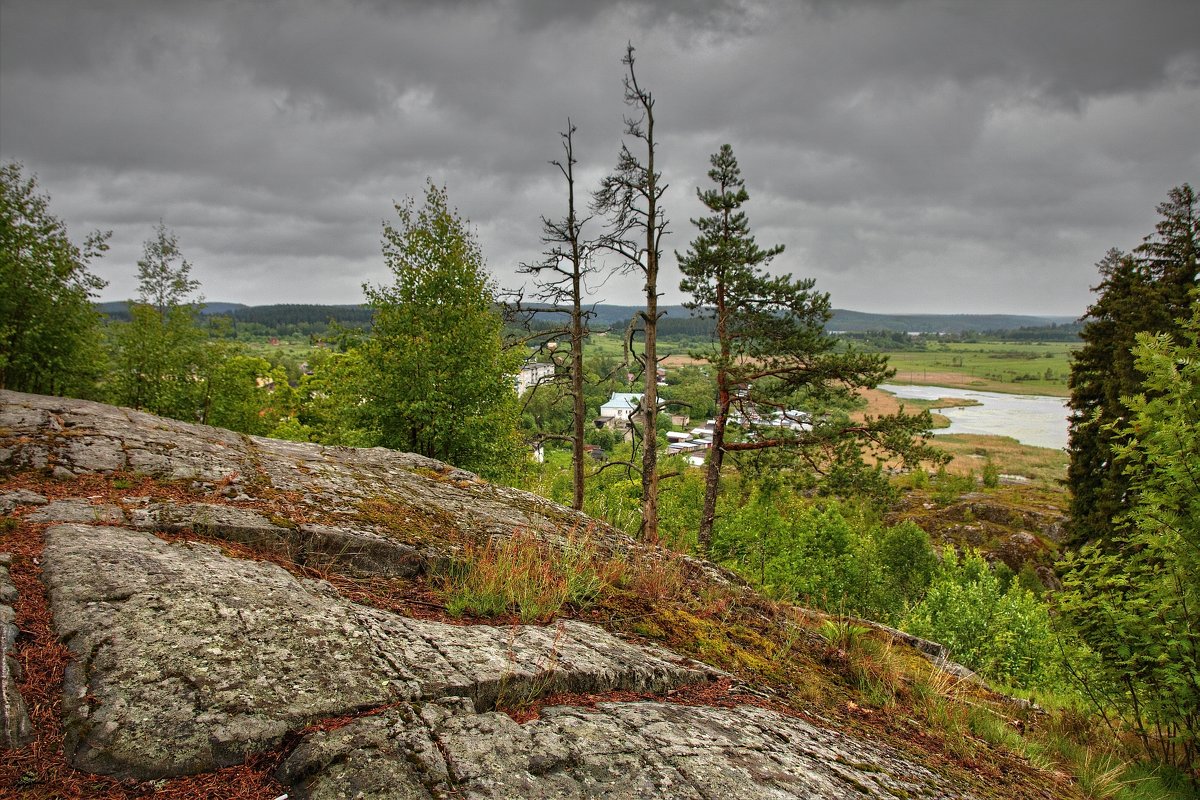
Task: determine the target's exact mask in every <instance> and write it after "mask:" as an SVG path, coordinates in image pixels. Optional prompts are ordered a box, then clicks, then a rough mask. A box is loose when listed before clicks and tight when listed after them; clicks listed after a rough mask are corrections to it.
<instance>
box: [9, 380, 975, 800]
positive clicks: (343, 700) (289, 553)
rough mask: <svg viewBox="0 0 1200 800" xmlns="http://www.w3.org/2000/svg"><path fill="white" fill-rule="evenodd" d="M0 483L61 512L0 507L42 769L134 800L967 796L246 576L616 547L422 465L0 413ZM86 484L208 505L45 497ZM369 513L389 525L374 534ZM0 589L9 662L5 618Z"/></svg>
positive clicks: (12, 689)
mask: <svg viewBox="0 0 1200 800" xmlns="http://www.w3.org/2000/svg"><path fill="white" fill-rule="evenodd" d="M0 469H2V470H4V471H5V472H7V473H9V474H11V475H28V474H30V472H31V471H34V472H37V473H39V474H52V475H54V476H56V477H57V478H58V482H57V483H56V485H57V486H59V487H67V488H68V491H66V492H65V493H64V492H61V491H60V492H59V496H57V497H54V498H53V500H52V501H51V499H50V498H47V497H43V496H40V495H38V494H37V493H36V492H30V491H27V490H19V491H18V490H16V489H15V487H10V490H9V491H4V490H3V489H0V508H2V509H3V511H4V512H5V514H6V515H12V517H13V519H16V520H18V521H19V522H20V524H21V525H27V526H37V528H36V529H37V530H38V531H39V535H40V536H41V537H42V540H43V541H44V549H43V551H42V553H41V560H40V566H41V569H42V581H43V583H44V586H45V589H46V592H47V596H48V600H49V609H50V612H51V613H52V617H53V630H54V633H55V634H56V635H57V636H58V638H59V640H60V641H61V642H63V643H65V644H66V646H67V647H68V648H69V651H70V654H71V660H70V665H69V666H68V668H67V671H66V676H65V680H64V687H63V691H64V695H63V726H64V730H65V734H66V739H65V744H64V749H65V751H66V755H67V758H68V759H69V760H70V763H71V764H72V765H73V766H75V767H76V768H78V769H81V770H85V771H88V772H92V773H99V774H104V775H111V776H116V777H119V778H122V779H132V780H134V781H147V780H152V779H161V778H166V777H170V776H177V775H185V774H194V773H200V772H207V771H211V770H214V769H218V768H221V767H223V766H226V765H234V764H239V763H242V762H243V761H245V760H246V759H248V758H251V757H253V756H254V755H255V754H257V753H262V752H264V751H267V750H275V751H278V752H280V753H281V754H282V755H281V758H280V761H279V764H278V767H277V769H276V771H275V778H276V779H277V780H278V781H279V783H280V784H281V785H282V786H283V787H285V788H286V790H287V792H288V796H289V797H292V798H351V797H363V798H368V797H369V798H430V797H467V798H512V797H530V798H542V797H546V798H549V797H580V798H583V797H611V798H617V797H621V798H624V797H647V798H650V797H662V798H714V799H715V798H720V799H721V800H730V799H731V798H743V797H744V798H801V797H802V798H845V797H868V798H881V799H882V798H896V797H909V798H918V797H924V798H958V797H971V796H972V795H971V793H970V792H969V791H967V790H963V789H961V788H958V787H955V786H954V785H952V782H951V781H950V780H949V779H947V778H945V777H944V776H942V775H941V774H939V773H937V772H935V771H933V770H931V769H930V768H929V767H928V766H925V765H922V764H920V763H917V762H916V761H915V760H914V759H913V757H912V756H911V755H908V754H906V753H904V752H901V751H900V750H898V749H896V748H895V747H893V746H891V745H888V744H884V743H882V742H878V741H873V740H871V739H870V738H867V737H864V736H862V735H855V734H851V733H847V732H844V731H841V730H837V729H836V728H834V727H832V726H830V725H826V724H823V723H820V722H819V721H815V720H811V719H805V718H802V717H801V716H800V715H798V714H796V713H794V712H791V711H789V710H788V709H786V708H784V707H782V706H777V705H772V704H764V703H758V704H754V703H750V702H747V703H746V704H738V703H722V704H720V705H719V706H714V705H707V706H706V705H703V704H698V703H693V704H685V703H682V702H672V701H671V700H672V694H673V693H675V692H677V691H681V690H683V689H685V688H686V687H689V686H696V685H698V684H700V685H702V684H706V683H707V682H710V681H713V680H716V679H719V678H722V677H724V676H723V673H721V672H720V671H719V670H717V669H715V668H713V667H711V666H708V665H706V664H702V663H698V662H695V661H691V660H689V659H687V658H684V657H681V656H680V655H678V654H676V653H672V652H670V651H668V650H666V649H663V648H660V647H655V646H649V645H646V644H644V643H637V642H631V641H626V640H623V639H621V638H619V637H618V636H616V635H614V634H613V633H610V632H608V631H606V630H604V629H603V628H601V627H599V626H597V625H594V624H589V623H587V622H582V621H577V620H558V621H555V622H552V623H550V624H548V625H542V626H538V625H509V626H494V625H463V624H450V623H448V622H444V621H436V620H430V619H417V618H413V617H409V616H405V615H404V614H401V613H397V612H394V611H388V610H384V609H381V608H377V607H373V606H369V605H364V604H361V603H357V602H354V601H353V600H352V599H350V598H349V597H347V596H346V595H345V594H343V593H341V592H339V590H338V589H337V588H335V586H334V585H332V584H331V583H329V582H326V581H324V580H317V579H310V578H305V577H298V576H297V574H294V573H293V572H292V571H289V570H286V569H284V568H283V567H281V566H279V564H278V563H271V562H270V561H267V560H259V559H255V558H251V557H247V555H246V554H247V553H248V552H253V549H254V548H257V549H258V550H259V551H261V552H264V553H270V554H272V558H273V559H274V560H275V561H276V562H280V563H287V562H288V560H290V561H291V562H294V563H297V564H300V563H315V562H317V561H319V562H320V563H321V564H322V565H323V568H326V569H329V570H333V571H336V572H337V573H338V574H346V575H357V576H364V575H365V576H374V577H376V578H379V577H388V578H396V577H397V576H401V577H403V576H412V575H417V574H420V573H422V572H429V571H436V570H438V569H439V568H440V565H443V564H445V563H449V562H451V561H453V559H454V558H455V554H456V547H457V546H458V544H456V543H461V542H462V541H464V539H465V540H485V539H487V538H488V537H492V536H497V535H507V534H509V533H511V532H512V531H513V530H514V529H522V530H529V531H536V532H537V533H538V534H539V535H541V536H545V537H554V536H559V535H563V534H564V532H565V531H566V530H568V529H569V528H571V527H576V526H580V525H588V526H591V527H593V528H594V529H595V531H596V535H597V536H598V537H599V539H600V540H601V541H603V542H604V543H605V544H606V546H608V547H611V548H613V549H621V548H626V549H628V548H630V547H632V543H631V542H629V541H628V540H627V539H625V538H624V537H622V536H620V535H619V534H617V533H616V532H613V531H611V530H609V529H607V528H605V527H604V526H602V525H597V524H594V523H592V521H590V520H588V519H587V518H585V517H583V516H582V515H578V514H575V513H574V512H571V511H568V510H566V509H563V508H561V507H558V506H556V505H554V504H551V503H548V502H547V501H545V500H542V499H541V498H537V497H535V496H533V495H529V494H526V493H524V492H517V491H514V490H508V489H503V488H498V487H493V486H490V485H488V484H486V483H483V482H481V481H479V480H478V479H477V478H476V477H475V476H473V475H471V474H469V473H464V472H461V471H458V470H455V469H453V468H451V467H448V466H446V465H444V464H441V463H439V462H436V461H431V460H429V459H425V458H421V457H417V456H412V455H407V454H402V453H393V452H389V451H385V450H353V449H348V448H330V447H320V446H317V445H302V444H294V443H288V442H278V441H272V440H268V439H259V438H253V437H244V436H239V435H236V434H232V433H229V432H228V431H221V430H217V429H213V428H207V427H204V426H197V425H187V424H184V423H180V422H174V421H170V420H164V419H160V418H157V417H153V416H149V415H146V414H140V413H137V412H133V411H128V410H125V409H119V408H113V407H110V406H104V405H99V404H94V403H87V402H83V401H76V400H66V399H61V398H45V397H37V396H31V395H21V394H15V393H11V392H0ZM106 472H107V473H113V472H119V473H120V474H122V475H132V474H140V475H143V476H144V475H150V476H154V477H157V478H160V479H165V480H169V481H176V482H180V481H182V482H185V483H189V485H195V486H199V487H201V488H203V489H204V490H205V491H208V492H209V493H210V494H211V495H214V496H215V497H216V498H217V499H220V498H225V500H226V501H227V502H166V501H163V500H162V499H156V500H151V499H150V498H145V497H133V498H122V502H120V503H116V502H107V503H97V502H95V498H92V497H88V496H86V494H84V493H83V492H80V493H79V494H78V495H77V496H63V495H64V494H65V495H70V492H69V487H70V486H71V485H72V482H73V481H77V480H79V481H80V482H82V479H81V478H80V476H86V475H90V474H95V473H106ZM381 498H382V500H383V501H386V502H387V503H388V509H389V511H390V514H389V516H388V518H387V519H386V520H380V519H377V518H375V517H373V516H372V514H371V513H370V512H371V508H372V507H373V506H372V504H373V503H378V502H380V499H381ZM268 500H269V501H270V502H269V503H268V502H267V501H268ZM281 507H282V508H284V509H285V510H286V511H287V513H286V514H281V513H279V509H280V508H281ZM272 509H274V510H272ZM397 520H399V522H397ZM188 533H193V534H203V538H204V539H205V541H206V542H215V543H204V542H200V541H194V540H189V539H188V537H187V536H184V535H181V534H188ZM192 538H193V539H195V538H197V537H192ZM222 540H225V541H229V542H237V543H239V545H241V546H239V547H237V548H232V547H228V548H227V547H226V546H224V545H221V544H220V543H221V541H222ZM246 545H249V546H250V547H246ZM2 547H3V539H2V538H0V549H2ZM639 555H641V556H642V557H651V556H647V555H645V554H644V552H643V553H640V554H639ZM281 559H282V560H283V561H282V562H281ZM3 563H4V562H3V561H0V564H3ZM697 569H704V570H708V572H709V573H710V574H711V575H712V578H713V580H722V579H723V578H722V576H721V574H720V573H719V571H717V570H714V569H712V568H709V567H697ZM6 578H7V574H6V573H0V600H2V601H3V603H4V606H0V611H3V609H6V608H7V609H9V610H8V611H6V612H3V613H4V616H2V617H0V623H2V624H3V625H4V626H5V628H4V630H5V631H6V633H5V635H4V637H3V638H2V641H3V642H4V650H5V652H4V654H3V655H4V656H6V657H7V656H9V655H11V652H12V650H13V648H14V646H17V645H16V644H14V643H15V637H14V636H13V635H10V634H11V633H13V631H12V630H11V628H12V620H11V617H12V616H13V614H12V611H11V609H12V607H13V606H14V605H15V606H17V607H19V604H20V602H21V600H20V598H19V597H17V596H16V591H15V587H13V586H12V585H11V584H10V582H8V581H7V580H6ZM4 663H9V662H8V661H5V662H4ZM16 672H17V671H15V670H14V669H11V668H7V667H6V668H5V670H4V671H3V672H2V673H0V677H3V681H0V690H2V692H3V698H4V700H5V706H4V718H3V721H4V722H5V728H6V730H5V734H6V738H5V740H4V742H3V744H4V746H6V747H10V748H19V747H22V746H24V745H25V744H26V743H27V742H28V741H29V738H30V737H31V736H32V735H34V734H33V733H32V732H31V731H30V729H29V725H28V722H27V721H25V722H23V723H22V722H21V720H23V719H24V708H23V706H22V705H21V703H20V698H19V695H17V691H16V690H17V687H18V686H19V682H20V676H19V675H18V674H16ZM614 692H627V693H637V696H638V697H639V698H641V699H636V700H628V699H622V700H621V701H613V702H603V701H602V702H596V703H592V704H588V705H586V706H582V705H579V706H577V705H569V704H567V705H557V706H552V707H546V708H541V709H540V712H539V713H538V714H537V715H536V717H535V718H533V719H530V720H528V721H525V722H523V723H521V722H518V721H517V720H516V719H514V718H513V717H512V716H509V715H508V714H505V713H502V712H501V711H498V710H497V709H498V708H511V707H513V706H519V705H521V704H528V703H530V702H534V701H537V700H538V698H545V697H550V696H554V695H561V696H564V697H569V696H571V694H572V693H573V694H580V693H588V694H591V695H597V694H599V695H603V694H606V693H609V694H611V693H614ZM747 697H750V695H747ZM601 699H603V698H601ZM335 720H336V724H335V723H334V721H335ZM323 723H329V724H323Z"/></svg>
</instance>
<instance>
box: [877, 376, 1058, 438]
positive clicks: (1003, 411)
mask: <svg viewBox="0 0 1200 800" xmlns="http://www.w3.org/2000/svg"><path fill="white" fill-rule="evenodd" d="M879 388H880V389H883V390H884V391H887V392H891V393H892V394H894V395H896V397H898V398H899V399H901V400H937V399H938V398H939V397H955V398H959V397H960V398H963V399H964V400H976V401H978V402H979V403H980V405H977V406H958V407H955V408H939V409H936V412H935V413H938V414H942V415H944V416H945V417H946V418H947V419H949V420H950V427H949V428H941V429H939V430H936V431H934V433H935V434H942V433H976V434H985V435H989V436H1011V437H1012V438H1014V439H1016V440H1017V441H1018V442H1021V443H1022V444H1029V445H1034V446H1035V447H1052V448H1054V449H1062V448H1065V447H1066V446H1067V416H1068V414H1069V413H1070V411H1069V409H1068V408H1067V401H1066V398H1063V397H1048V396H1046V395H1040V394H1001V393H999V392H979V391H975V390H973V389H962V388H958V389H952V388H950V387H948V386H899V385H896V384H883V385H881V386H880V387H879Z"/></svg>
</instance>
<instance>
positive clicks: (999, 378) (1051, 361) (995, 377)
mask: <svg viewBox="0 0 1200 800" xmlns="http://www.w3.org/2000/svg"><path fill="white" fill-rule="evenodd" d="M621 344H622V343H621V336H620V334H619V333H610V334H608V335H607V336H594V337H592V338H591V339H590V340H589V341H588V343H587V346H586V348H587V349H586V352H587V354H588V356H589V357H596V356H600V355H605V356H610V357H613V358H620V357H621ZM696 347H697V345H696V343H693V342H677V341H672V340H668V341H663V342H660V343H659V355H660V356H667V358H666V359H665V360H664V362H663V363H664V366H666V367H667V368H670V367H672V366H678V365H680V364H686V363H691V362H692V361H693V359H692V358H690V356H689V355H688V353H689V352H690V351H691V350H694V349H695V348H696ZM883 354H884V355H886V356H887V357H888V361H889V363H890V364H891V365H892V367H893V368H894V369H895V370H896V377H895V378H893V379H892V381H893V382H894V383H913V384H920V385H924V386H950V387H961V388H963V389H978V390H982V391H987V392H1005V393H1008V394H1043V395H1051V396H1054V397H1066V396H1067V395H1068V390H1067V377H1068V375H1069V374H1070V358H1071V347H1070V346H1069V345H1066V344H1062V343H1058V342H1055V343H1046V342H947V343H937V342H934V343H930V344H928V345H927V346H926V349H924V350H893V351H884V353H883Z"/></svg>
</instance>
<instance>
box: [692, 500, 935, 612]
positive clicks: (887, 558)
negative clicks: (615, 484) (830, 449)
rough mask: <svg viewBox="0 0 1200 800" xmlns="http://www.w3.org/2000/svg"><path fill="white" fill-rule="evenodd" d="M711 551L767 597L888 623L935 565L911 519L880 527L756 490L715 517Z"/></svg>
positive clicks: (847, 510) (842, 507)
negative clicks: (742, 501)
mask: <svg viewBox="0 0 1200 800" xmlns="http://www.w3.org/2000/svg"><path fill="white" fill-rule="evenodd" d="M712 552H713V555H714V557H715V558H717V559H718V560H721V561H723V562H724V563H725V564H726V565H727V566H730V567H732V568H733V569H735V570H737V571H738V572H740V573H741V574H743V575H745V576H746V577H747V578H749V579H750V580H752V581H755V582H756V583H758V584H759V585H760V586H761V588H762V589H763V590H764V591H766V592H767V593H768V594H770V595H772V596H774V597H778V598H781V599H785V600H790V601H796V602H800V603H803V604H804V605H807V606H809V607H813V608H819V609H823V610H826V611H830V612H838V613H848V614H854V615H858V616H863V617H869V618H871V619H876V620H880V621H883V622H892V623H894V622H896V621H898V620H899V618H900V616H901V615H902V614H903V612H904V609H905V608H906V607H907V606H908V605H909V604H911V603H914V602H916V601H917V600H918V599H920V597H921V596H922V594H923V593H924V591H925V587H926V586H927V585H928V583H929V580H930V578H931V577H932V575H933V574H934V571H935V570H936V569H937V563H938V562H937V556H936V555H935V554H934V551H933V546H932V545H931V544H930V542H929V536H928V535H927V534H926V533H925V532H924V531H923V530H921V529H920V528H919V527H917V526H916V525H914V524H912V523H911V522H905V523H901V524H900V525H896V526H893V527H890V528H889V527H884V526H882V525H880V524H879V523H878V522H877V521H875V520H873V519H871V518H870V517H869V516H868V515H867V514H866V513H865V512H863V511H862V510H860V509H858V508H856V507H854V506H852V505H848V504H844V503H837V502H824V503H821V504H819V505H818V504H812V503H810V502H808V501H806V500H804V499H802V498H798V497H796V496H794V495H772V494H770V493H764V492H761V491H759V492H755V493H754V494H753V495H752V498H751V499H750V501H749V502H747V503H746V504H745V505H743V506H742V507H741V508H737V509H733V510H730V511H729V512H728V513H726V514H724V515H723V516H722V517H721V519H720V520H719V521H718V525H717V529H716V532H715V535H714V537H713V550H712Z"/></svg>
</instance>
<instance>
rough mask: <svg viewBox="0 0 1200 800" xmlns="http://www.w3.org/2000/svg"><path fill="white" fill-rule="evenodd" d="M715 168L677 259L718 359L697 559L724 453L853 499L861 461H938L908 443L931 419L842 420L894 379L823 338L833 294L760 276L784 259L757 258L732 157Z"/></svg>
mask: <svg viewBox="0 0 1200 800" xmlns="http://www.w3.org/2000/svg"><path fill="white" fill-rule="evenodd" d="M711 163H712V169H711V170H710V171H709V173H708V175H709V177H710V178H711V179H712V181H713V182H714V183H715V184H716V188H715V189H709V190H708V191H700V190H697V194H698V196H699V198H700V201H701V202H702V203H703V204H704V206H705V207H706V208H707V209H708V210H709V212H711V213H710V214H709V215H708V216H705V217H701V218H699V219H695V220H692V222H693V224H695V225H696V227H697V228H698V229H699V231H700V232H699V235H698V236H697V237H696V239H695V240H693V241H692V243H691V248H690V249H689V250H688V252H687V253H686V254H684V255H679V256H678V260H679V265H680V270H681V271H682V272H683V274H684V278H683V281H682V282H681V284H680V288H681V289H682V290H683V291H684V292H687V293H689V294H690V295H691V296H692V300H691V302H689V303H688V306H689V308H692V309H693V310H695V311H698V312H700V313H701V314H705V315H712V316H714V317H715V321H716V342H715V344H714V346H713V348H711V349H710V350H708V351H706V352H702V353H700V354H699V355H701V356H702V357H703V358H705V359H706V360H708V361H709V363H711V364H712V365H713V366H714V367H715V369H716V373H717V376H716V377H717V411H716V425H715V429H714V433H713V445H712V451H711V453H710V455H709V460H708V468H707V475H706V480H705V496H704V510H703V513H702V517H701V523H700V529H699V533H698V536H697V544H698V546H699V548H700V549H701V550H707V549H708V545H709V542H710V541H711V537H712V530H713V525H714V521H715V518H716V502H717V493H718V489H719V482H720V475H721V468H722V466H723V464H724V459H725V455H726V454H727V453H747V454H749V453H756V454H764V453H767V452H769V451H776V452H778V453H779V454H781V457H780V460H779V462H778V464H779V465H780V466H784V467H785V468H788V469H790V470H792V471H793V472H795V471H796V467H798V466H799V467H802V468H803V471H804V472H805V473H807V476H806V477H808V478H811V477H812V476H814V475H821V476H824V477H825V478H827V479H832V480H833V481H840V482H841V483H842V485H843V487H845V488H849V487H851V486H854V488H860V487H861V486H862V481H863V480H864V478H866V477H867V476H868V475H869V474H871V470H870V469H869V468H867V467H866V465H865V464H864V461H863V453H864V452H865V451H867V452H871V453H873V454H874V455H875V456H877V457H878V458H879V459H882V458H884V457H888V456H895V457H899V458H900V459H901V460H902V461H904V462H905V463H914V462H916V461H918V460H921V459H932V460H937V459H938V458H939V456H937V455H935V454H934V453H933V452H932V451H931V450H929V449H928V448H926V447H923V446H922V445H921V444H920V443H918V442H916V441H914V438H913V437H914V435H916V434H919V433H920V432H922V431H924V430H927V429H928V427H929V424H930V420H929V417H928V415H927V414H926V415H922V416H906V415H894V416H891V417H881V418H868V419H866V420H864V421H862V422H851V421H850V420H849V418H848V416H847V415H846V414H845V409H847V408H849V407H850V406H851V405H852V402H853V400H854V399H855V398H856V396H857V393H858V390H859V389H862V388H870V387H874V386H876V385H877V384H878V383H879V382H880V381H882V380H884V379H885V378H887V377H888V376H890V375H891V374H892V372H891V371H890V370H889V369H888V366H887V359H886V358H885V357H882V356H872V355H865V354H861V353H857V352H854V351H852V350H841V349H840V348H839V347H838V340H837V339H835V338H834V337H832V336H829V335H827V334H826V333H825V323H826V322H828V321H829V319H830V317H831V316H832V312H831V310H830V306H829V295H827V294H823V293H820V292H815V291H813V288H814V285H815V282H814V281H813V280H812V279H793V278H792V276H791V275H782V276H772V275H769V274H767V272H766V271H765V267H766V265H767V264H769V263H770V261H771V259H772V258H774V257H775V256H776V255H777V254H779V253H780V252H782V251H783V248H782V247H779V246H776V247H772V248H769V249H766V250H764V249H763V248H761V247H759V246H758V244H757V243H756V242H755V240H754V237H753V236H752V235H751V233H750V223H749V220H748V218H747V217H746V214H745V212H744V211H742V210H741V209H742V206H743V204H745V203H746V202H747V201H748V200H749V197H750V196H749V193H748V192H747V191H746V187H745V182H744V181H743V180H742V177H741V170H740V169H739V167H738V163H737V159H736V158H734V155H733V149H732V148H731V147H730V146H729V145H723V146H722V147H721V149H720V150H719V151H718V152H717V153H716V154H715V155H713V156H712V159H711ZM677 255H678V254H677ZM802 407H803V409H804V410H803V411H801V410H800V409H801V408H802ZM735 414H736V417H737V419H738V420H739V422H740V424H741V426H742V430H741V434H740V435H739V436H737V437H736V438H735V439H733V438H731V437H730V436H729V433H728V431H727V425H728V423H729V422H730V420H731V419H732V418H733V417H734V415H735Z"/></svg>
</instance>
